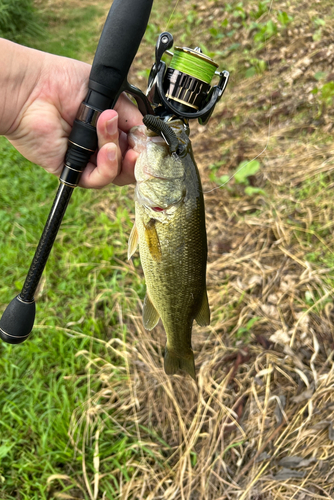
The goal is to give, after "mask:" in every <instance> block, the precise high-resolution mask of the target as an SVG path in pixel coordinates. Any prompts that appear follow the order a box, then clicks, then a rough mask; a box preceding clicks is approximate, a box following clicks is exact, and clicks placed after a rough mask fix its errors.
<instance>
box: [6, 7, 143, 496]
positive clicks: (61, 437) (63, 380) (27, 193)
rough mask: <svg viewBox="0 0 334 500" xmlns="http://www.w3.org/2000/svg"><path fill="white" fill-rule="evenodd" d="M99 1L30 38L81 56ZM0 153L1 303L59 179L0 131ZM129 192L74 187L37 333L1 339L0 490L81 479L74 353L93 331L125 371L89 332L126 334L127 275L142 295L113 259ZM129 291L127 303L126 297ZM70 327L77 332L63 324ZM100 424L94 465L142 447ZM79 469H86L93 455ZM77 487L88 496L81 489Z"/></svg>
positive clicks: (114, 486) (83, 383) (45, 284)
mask: <svg viewBox="0 0 334 500" xmlns="http://www.w3.org/2000/svg"><path fill="white" fill-rule="evenodd" d="M102 13H103V8H101V7H96V6H86V7H85V8H82V9H79V8H77V9H72V10H70V9H67V10H66V9H65V10H57V11H54V12H51V13H49V14H48V15H47V16H44V19H46V21H47V23H48V24H49V28H48V30H47V32H48V36H47V38H46V39H41V38H36V39H35V40H30V41H29V40H28V41H27V42H26V43H27V45H30V46H34V47H35V48H39V49H43V50H46V51H49V52H53V53H57V54H59V55H64V56H67V57H74V58H77V59H85V60H89V58H90V57H91V54H92V53H94V50H95V47H96V43H97V39H98V36H99V30H100V28H101V26H100V24H99V22H98V20H99V19H100V17H99V16H101V14H102ZM0 165H1V167H0V182H1V190H0V227H1V239H0V253H1V260H0V271H1V273H0V275H1V284H0V311H1V312H2V311H3V310H4V308H5V306H6V305H7V303H8V302H9V301H10V300H11V299H12V298H13V297H14V296H15V295H16V294H17V293H18V292H19V291H20V290H21V288H22V285H23V282H24V279H25V276H26V274H27V271H28V268H29V265H30V262H31V259H32V257H33V254H34V251H35V249H36V245H37V242H38V240H39V238H40V235H41V233H42V230H43V227H44V224H45V221H46V218H47V215H48V213H49V210H50V208H51V204H52V201H53V198H54V195H55V193H56V189H57V185H58V180H57V179H56V178H55V177H53V176H51V175H50V174H47V173H46V172H45V171H44V170H42V169H41V168H40V167H38V166H36V165H33V164H31V163H30V162H29V161H27V160H25V159H24V158H23V157H22V156H21V155H20V154H19V153H18V152H17V151H16V150H15V149H14V148H13V147H12V146H11V145H10V144H9V143H8V142H7V141H6V140H5V139H4V138H3V137H0ZM127 192H128V190H127V189H126V188H123V189H120V188H116V187H114V186H112V187H108V188H107V189H106V190H104V191H103V192H101V191H88V190H82V189H77V190H75V192H74V194H73V196H72V200H71V203H70V205H69V207H68V209H67V212H66V215H65V219H64V222H63V224H62V227H61V229H60V231H59V234H58V237H57V240H56V243H55V245H54V247H53V250H52V252H51V255H50V258H49V260H48V263H47V265H46V269H45V271H44V274H43V278H42V281H41V285H42V286H41V290H40V292H39V294H38V301H37V314H36V321H35V328H34V330H33V333H32V334H31V337H30V338H29V340H28V341H26V342H25V343H23V344H21V345H17V346H11V345H7V344H5V343H3V342H1V343H0V373H1V379H0V402H1V413H0V498H3V499H6V500H11V499H16V500H17V499H20V500H32V499H39V500H40V499H47V498H50V491H49V486H48V482H47V481H48V478H49V476H51V475H53V474H67V475H68V476H70V477H72V476H74V477H75V478H76V480H77V481H79V483H80V478H81V479H82V455H81V454H80V453H78V452H77V451H75V450H74V448H73V446H72V444H71V443H70V440H69V436H68V430H69V426H70V419H71V415H72V413H73V411H74V410H75V409H78V408H79V412H80V408H83V405H84V404H85V402H86V401H87V399H88V398H89V397H91V395H92V394H94V392H95V391H97V390H98V389H99V386H100V383H99V382H98V380H96V381H95V379H94V378H93V379H92V380H91V382H90V386H88V385H87V372H86V369H85V367H86V364H87V359H86V358H85V356H77V353H78V352H79V351H87V352H88V353H89V352H91V351H92V349H93V343H94V354H97V355H98V354H99V353H100V352H101V353H102V351H103V355H104V359H106V360H108V359H109V360H112V361H113V363H114V364H116V366H119V371H117V370H116V374H115V376H116V377H124V374H123V373H124V367H123V361H122V359H121V358H115V359H113V358H112V355H108V353H106V352H105V348H104V347H103V345H102V344H99V343H98V342H94V340H93V339H98V340H99V339H101V340H104V341H107V340H109V339H110V338H113V337H120V338H122V336H123V335H125V338H126V331H125V329H124V328H122V327H120V326H119V325H118V316H117V314H116V312H115V307H114V306H115V302H116V301H117V302H118V303H119V304H120V306H121V307H122V306H124V304H123V301H124V297H126V296H128V295H129V292H128V291H127V288H128V287H129V286H130V284H131V287H134V288H135V291H136V293H139V294H140V295H141V296H142V295H143V292H144V287H143V284H142V282H141V280H140V279H137V280H134V279H133V276H132V277H131V281H130V279H129V276H128V273H127V270H126V266H124V268H123V267H122V266H120V263H119V260H117V259H121V260H123V261H125V260H126V248H127V235H128V234H129V232H130V229H131V225H132V224H131V221H130V217H129V213H131V211H132V210H133V202H132V196H131V194H130V196H128V195H127ZM106 197H108V198H109V199H110V205H111V204H114V206H115V207H117V208H116V209H115V213H113V214H112V218H109V217H108V216H107V215H106V214H105V213H103V211H102V209H101V208H100V207H99V203H100V202H101V200H103V199H105V198H106ZM114 257H115V259H116V260H115V259H114ZM97 297H98V301H96V298H97ZM126 300H127V304H128V302H129V301H131V300H132V299H131V297H130V298H129V297H127V299H126ZM133 300H134V301H135V300H136V297H135V295H134V296H133ZM127 307H129V306H127ZM66 328H67V331H66ZM70 329H73V330H74V331H75V332H78V333H79V334H81V336H80V335H79V336H78V335H77V336H73V335H72V336H71V334H69V333H68V332H69V331H70ZM104 427H105V429H104V436H105V438H104V442H103V443H102V444H101V446H100V458H101V461H103V460H105V462H103V466H101V470H110V461H112V460H114V461H115V463H116V462H117V463H120V464H125V463H126V462H127V461H128V459H129V458H131V457H135V456H136V455H137V454H138V453H139V451H138V450H137V448H136V447H134V446H133V443H132V442H130V441H129V439H128V438H127V437H126V436H125V435H123V434H122V432H120V431H119V429H118V428H115V425H114V424H113V423H111V421H109V420H108V421H107V422H106V423H105V424H104ZM91 454H92V455H93V449H92V452H91ZM89 455H90V449H89V445H88V456H89ZM91 462H92V461H91ZM113 467H114V468H115V465H114V466H113ZM122 467H124V465H122ZM87 472H88V473H90V472H93V471H92V470H91V468H90V465H89V464H88V465H87ZM129 473H130V474H131V471H130V472H129ZM109 479H110V480H108V481H105V482H106V484H105V485H104V490H105V491H106V492H107V497H106V498H110V499H112V498H114V497H115V496H116V494H117V491H118V490H119V484H118V483H117V480H116V478H114V479H113V478H112V475H111V476H109ZM61 484H62V483H61V482H60V483H59V482H57V491H63V492H65V491H67V490H68V489H69V488H70V487H71V486H68V482H67V483H66V484H67V486H66V485H65V484H64V483H63V486H61ZM73 484H74V483H73ZM82 485H83V479H82ZM72 486H73V485H72ZM76 491H77V488H76ZM81 494H82V495H83V497H82V498H85V499H86V498H89V496H88V495H87V494H86V493H84V492H83V491H82V492H81Z"/></svg>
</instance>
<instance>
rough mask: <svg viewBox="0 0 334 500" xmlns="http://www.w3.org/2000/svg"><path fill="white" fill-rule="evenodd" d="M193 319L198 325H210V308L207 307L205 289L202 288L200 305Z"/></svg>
mask: <svg viewBox="0 0 334 500" xmlns="http://www.w3.org/2000/svg"><path fill="white" fill-rule="evenodd" d="M195 320H196V323H197V324H198V325H199V326H208V325H210V308H209V302H208V294H207V292H206V289H205V290H204V293H203V297H202V303H201V307H200V310H199V311H198V313H197V315H196V317H195Z"/></svg>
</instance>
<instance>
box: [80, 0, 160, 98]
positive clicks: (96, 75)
mask: <svg viewBox="0 0 334 500" xmlns="http://www.w3.org/2000/svg"><path fill="white" fill-rule="evenodd" d="M152 4H153V0H114V2H113V4H112V6H111V9H110V11H109V14H108V17H107V20H106V22H105V25H104V28H103V31H102V35H101V38H100V41H99V44H98V47H97V50H96V53H95V58H94V61H93V66H92V70H91V73H90V78H89V88H90V89H92V90H96V91H97V92H100V93H102V94H104V95H106V96H107V97H109V98H110V99H116V98H117V97H118V95H119V92H120V89H121V87H122V84H123V82H124V80H125V79H126V77H127V74H128V72H129V69H130V66H131V64H132V61H133V59H134V57H135V55H136V53H137V50H138V47H139V45H140V42H141V40H142V38H143V35H144V33H145V29H146V26H147V23H148V20H149V17H150V12H151V8H152Z"/></svg>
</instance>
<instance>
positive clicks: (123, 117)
mask: <svg viewBox="0 0 334 500" xmlns="http://www.w3.org/2000/svg"><path fill="white" fill-rule="evenodd" d="M115 110H116V111H117V113H118V126H119V128H120V129H121V130H123V132H125V133H128V132H129V130H130V129H131V128H132V127H135V126H136V125H142V124H143V115H142V114H141V112H140V111H139V109H138V108H137V106H135V105H134V104H133V102H131V100H130V99H129V98H128V97H127V96H126V95H125V94H124V93H123V94H121V95H120V96H119V98H118V101H117V103H116V105H115Z"/></svg>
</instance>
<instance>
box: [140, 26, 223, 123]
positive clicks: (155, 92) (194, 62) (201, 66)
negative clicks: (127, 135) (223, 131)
mask: <svg viewBox="0 0 334 500" xmlns="http://www.w3.org/2000/svg"><path fill="white" fill-rule="evenodd" d="M172 45H173V37H172V35H171V34H170V33H168V32H164V33H161V35H160V36H159V38H158V41H157V44H156V49H155V63H154V64H153V66H152V69H151V73H150V76H149V81H148V89H147V93H146V95H147V97H148V100H149V102H150V104H151V105H152V107H153V109H154V113H155V114H156V115H158V116H160V117H161V118H164V117H165V116H166V115H173V116H176V117H178V118H183V119H194V118H197V119H198V121H199V123H200V124H202V125H204V124H206V123H207V122H208V120H209V118H210V116H211V114H212V112H213V110H214V107H215V105H216V104H217V102H218V101H219V99H220V98H221V97H222V95H223V93H224V90H225V88H226V85H227V83H228V79H229V72H228V71H222V72H221V73H218V72H217V71H216V69H217V67H218V65H217V64H216V63H215V62H214V61H213V60H212V59H211V58H210V57H208V56H206V55H204V54H203V53H202V51H201V49H200V48H199V47H196V48H195V49H189V48H188V47H175V51H174V53H171V52H170V51H169V49H170V48H171V47H172ZM164 53H167V54H169V55H172V60H171V63H170V66H169V67H168V68H167V65H166V63H165V62H164V61H162V60H161V58H162V56H163V54H164ZM214 75H218V76H219V82H218V85H215V86H213V87H211V80H212V78H213V76H214Z"/></svg>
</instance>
